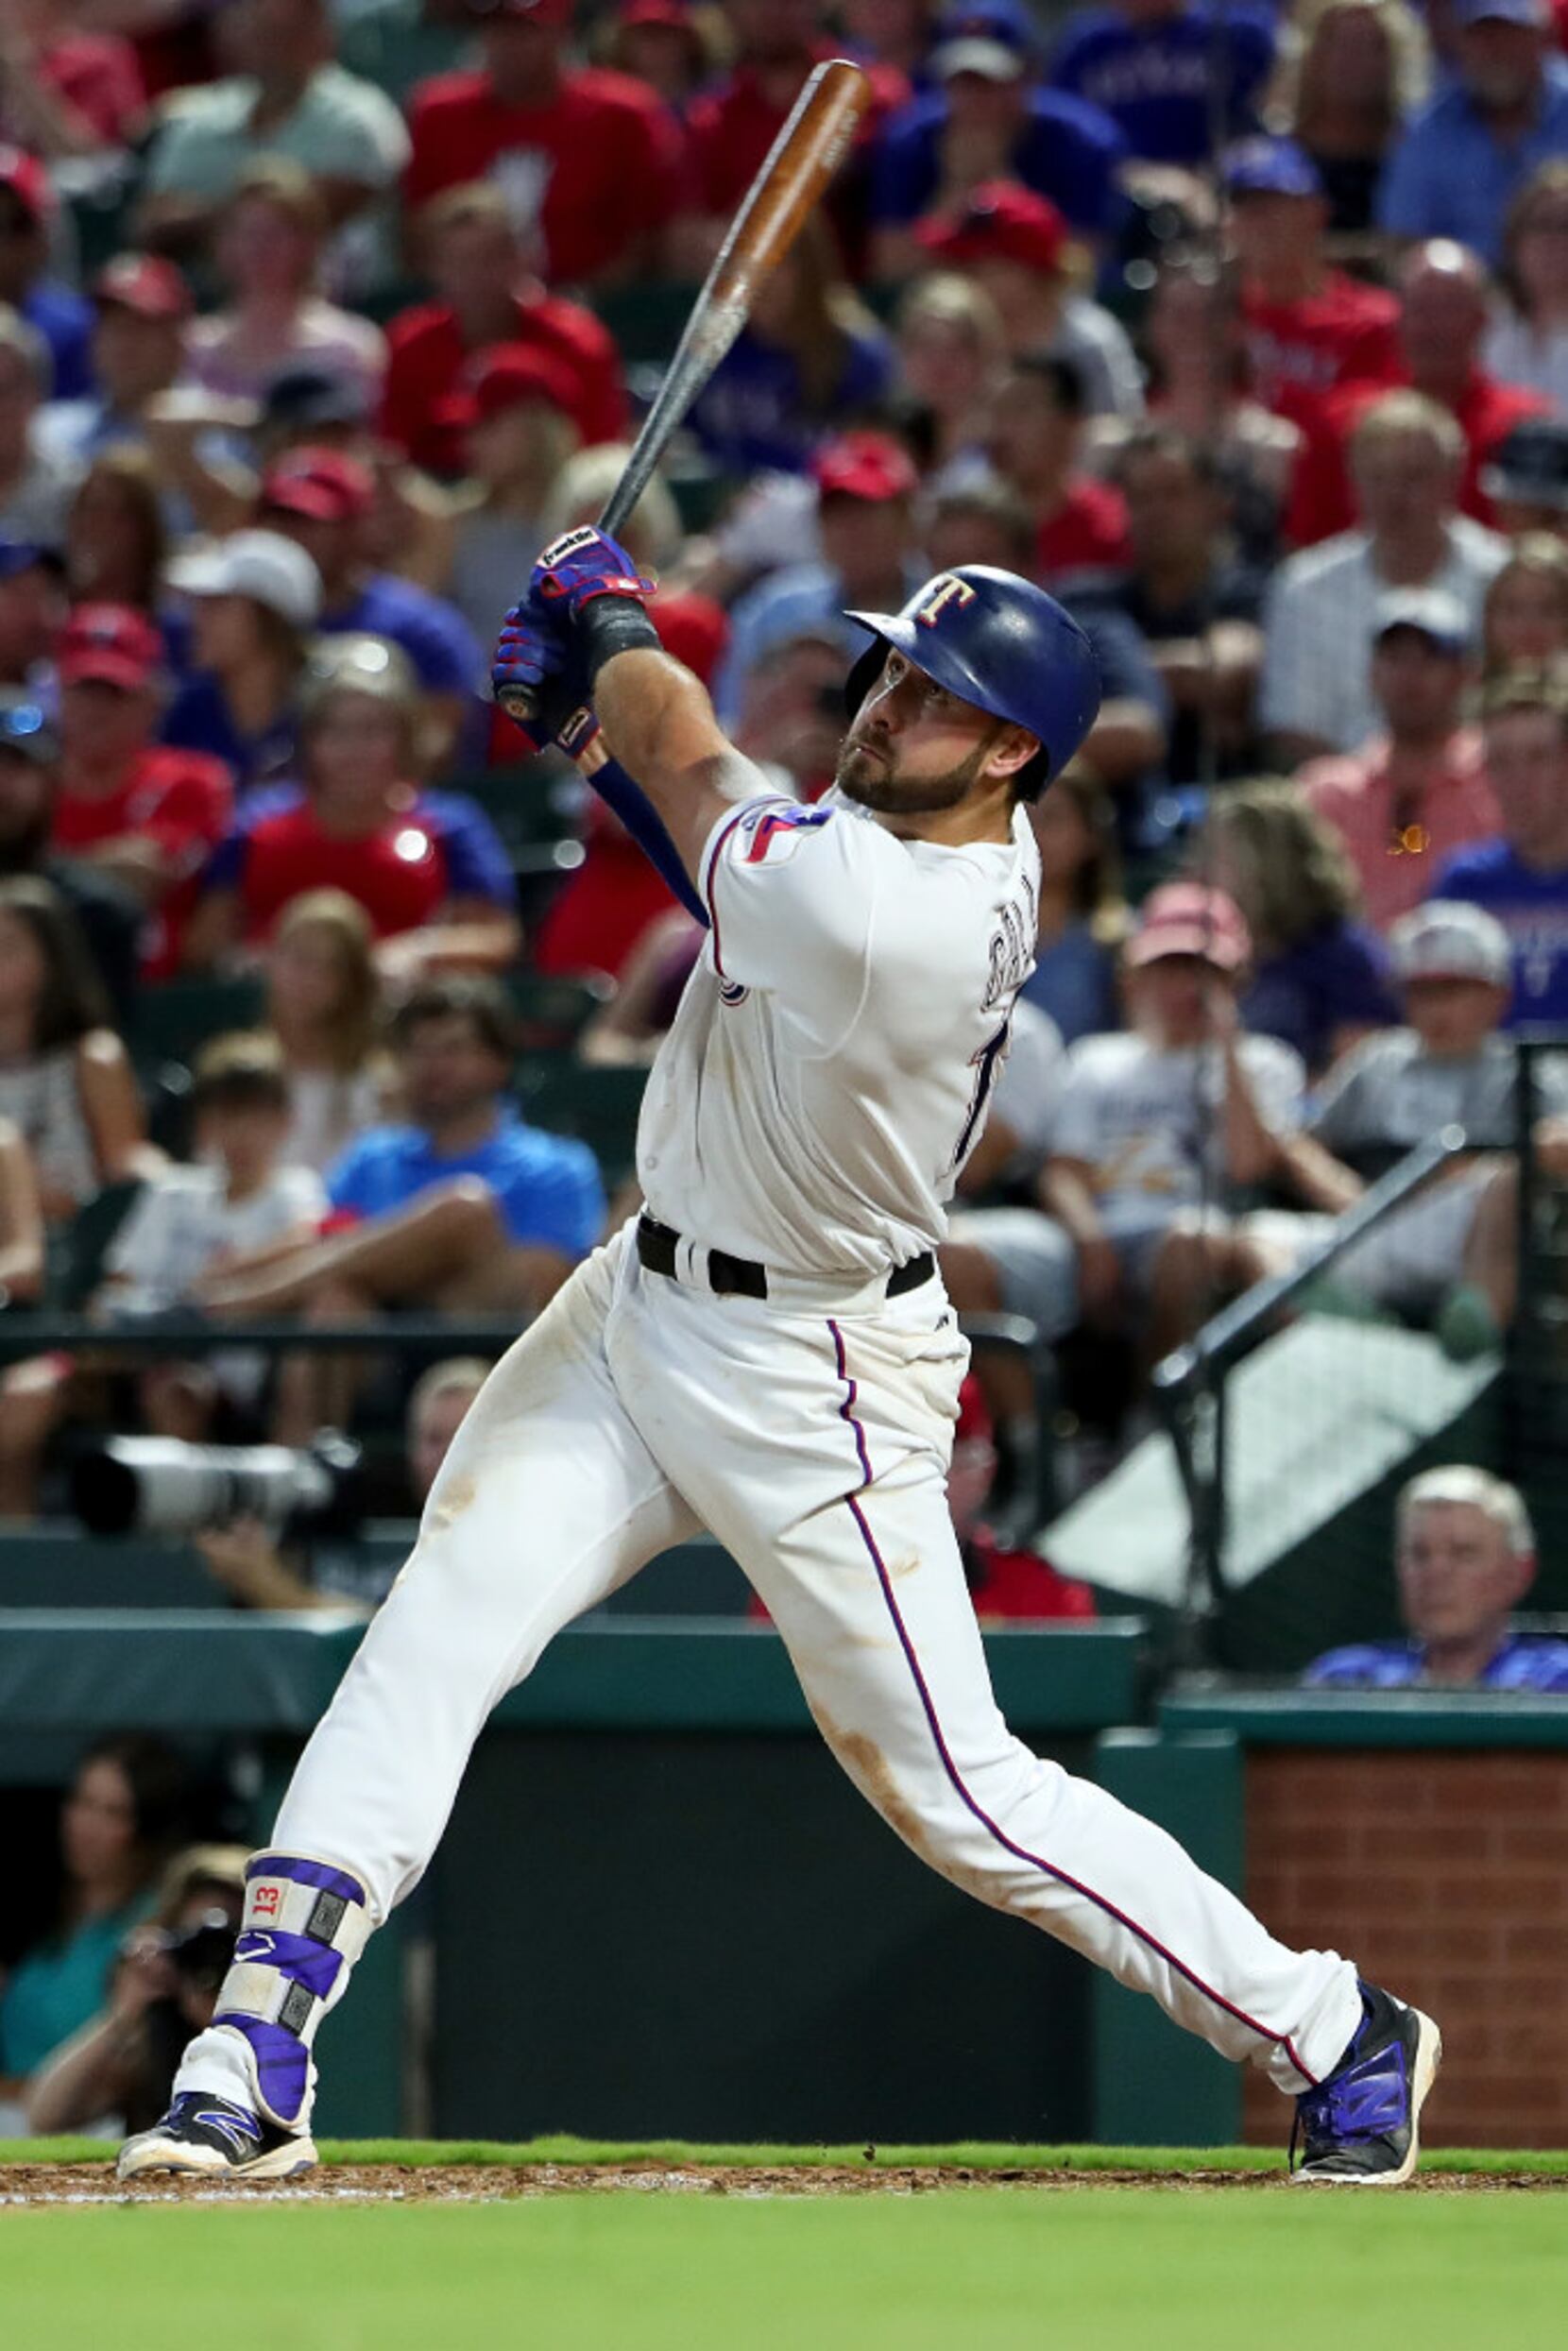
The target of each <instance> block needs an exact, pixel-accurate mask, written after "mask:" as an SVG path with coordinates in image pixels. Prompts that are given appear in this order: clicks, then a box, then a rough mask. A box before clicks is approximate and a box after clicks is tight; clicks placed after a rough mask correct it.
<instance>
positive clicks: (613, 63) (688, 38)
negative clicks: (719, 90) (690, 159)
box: [596, 0, 726, 116]
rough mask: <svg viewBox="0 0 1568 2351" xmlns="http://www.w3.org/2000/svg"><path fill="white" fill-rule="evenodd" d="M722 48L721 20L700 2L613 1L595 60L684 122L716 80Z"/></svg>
mask: <svg viewBox="0 0 1568 2351" xmlns="http://www.w3.org/2000/svg"><path fill="white" fill-rule="evenodd" d="M725 46H726V43H725V35H724V20H723V17H722V16H721V14H720V12H719V10H718V9H716V8H714V7H712V6H707V7H705V6H704V5H703V0H613V5H612V7H611V8H610V9H609V11H608V13H607V15H606V16H605V19H604V21H603V24H602V27H601V32H600V38H599V42H598V44H597V50H596V55H597V57H598V60H599V62H600V63H601V64H602V65H607V66H609V67H610V68H611V69H612V70H613V71H614V72H615V73H618V74H627V75H629V76H630V77H631V78H632V80H633V81H639V82H641V83H643V84H644V86H645V87H646V88H647V89H649V90H651V91H653V93H654V94H655V96H656V97H658V98H662V99H663V101H664V103H665V105H666V106H667V107H669V108H670V110H671V111H672V112H673V113H674V114H676V115H678V116H684V115H685V113H686V111H687V110H688V108H689V107H690V103H691V101H692V99H693V98H694V97H695V96H696V95H697V94H698V92H699V91H702V90H705V89H706V88H707V85H708V84H709V83H710V82H712V81H716V80H717V79H718V77H719V74H720V69H721V67H722V66H723V64H724V52H725Z"/></svg>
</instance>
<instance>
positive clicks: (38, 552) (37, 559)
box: [0, 537, 65, 707]
mask: <svg viewBox="0 0 1568 2351" xmlns="http://www.w3.org/2000/svg"><path fill="white" fill-rule="evenodd" d="M64 618H65V597H64V593H63V591H62V588H61V586H60V565H59V563H58V562H57V561H56V560H55V557H54V556H53V555H52V554H51V553H50V552H49V550H48V549H46V548H43V547H36V546H34V544H33V543H32V541H31V540H30V539H18V538H5V537H0V686H15V687H19V688H21V689H23V690H26V693H27V694H28V695H29V696H30V697H31V699H32V700H33V701H35V702H40V701H41V702H43V703H44V704H45V705H46V706H47V707H53V699H54V650H55V639H56V637H57V636H58V635H59V633H60V624H61V622H63V620H64Z"/></svg>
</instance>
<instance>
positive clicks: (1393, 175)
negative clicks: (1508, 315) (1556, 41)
mask: <svg viewBox="0 0 1568 2351" xmlns="http://www.w3.org/2000/svg"><path fill="white" fill-rule="evenodd" d="M1457 23H1458V29H1457V39H1456V63H1457V74H1456V75H1455V76H1454V77H1451V78H1450V79H1448V80H1447V81H1445V83H1444V84H1443V85H1442V87H1441V88H1440V90H1439V93H1438V94H1437V96H1436V97H1435V98H1434V99H1433V100H1432V101H1431V103H1430V105H1428V106H1425V107H1423V109H1422V111H1421V112H1420V113H1419V114H1418V115H1416V117H1415V119H1414V120H1413V121H1412V122H1411V124H1410V125H1409V128H1407V129H1406V133H1405V135H1404V137H1403V138H1402V139H1401V141H1400V142H1399V145H1397V146H1396V147H1395V149H1394V151H1393V153H1392V155H1391V156H1390V157H1389V162H1388V167H1387V169H1386V170H1385V172H1384V175H1383V184H1382V187H1381V188H1380V190H1379V192H1378V201H1377V225H1378V227H1379V228H1380V229H1385V230H1389V232H1390V233H1391V234H1392V235H1394V236H1396V237H1454V238H1456V239H1457V241H1458V243H1459V244H1461V245H1468V246H1470V247H1472V249H1473V250H1474V252H1477V253H1479V254H1480V255H1481V256H1482V257H1483V259H1485V260H1487V261H1489V262H1493V263H1495V262H1496V261H1498V260H1499V259H1500V258H1501V251H1502V243H1503V225H1504V220H1505V217H1506V215H1507V213H1508V206H1509V204H1510V203H1511V201H1512V199H1513V197H1514V196H1515V194H1516V193H1517V191H1518V190H1519V189H1520V188H1521V187H1522V186H1523V185H1524V183H1525V180H1526V179H1528V178H1529V177H1530V175H1531V173H1532V172H1534V171H1536V170H1537V169H1538V168H1539V167H1540V165H1541V164H1542V163H1544V162H1550V160H1551V159H1552V157H1554V156H1558V155H1568V61H1565V60H1563V59H1562V58H1560V57H1559V56H1557V55H1556V54H1555V53H1554V52H1553V51H1552V49H1551V40H1552V35H1551V12H1550V9H1549V8H1548V6H1547V0H1458V6H1457Z"/></svg>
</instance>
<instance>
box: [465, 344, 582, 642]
mask: <svg viewBox="0 0 1568 2351" xmlns="http://www.w3.org/2000/svg"><path fill="white" fill-rule="evenodd" d="M446 416H447V419H448V421H449V422H450V424H451V425H452V430H453V432H454V433H455V434H456V436H457V440H458V444H459V446H460V448H461V450H462V451H463V482H462V486H461V487H460V488H459V490H458V491H457V493H456V505H455V512H454V516H453V522H452V554H451V563H450V566H449V569H448V571H447V574H446V578H445V581H444V583H443V587H444V592H445V594H446V596H447V598H448V600H449V601H450V602H451V603H452V605H453V606H454V607H455V609H456V610H457V611H459V612H460V613H461V614H462V616H463V618H464V620H465V621H466V622H468V624H469V628H470V629H472V631H473V633H474V636H475V637H476V638H477V639H479V641H480V643H481V644H488V643H489V642H490V641H491V639H493V638H494V636H495V634H496V631H497V629H498V628H499V627H500V626H501V623H502V621H503V618H504V616H505V614H506V611H507V609H508V607H509V606H510V605H514V604H516V602H517V600H518V594H519V588H518V582H519V580H520V578H521V577H522V575H523V572H524V571H526V569H527V568H528V567H529V566H530V565H532V563H533V560H534V557H535V556H536V555H537V553H538V551H539V549H540V548H541V547H542V546H543V545H544V543H545V539H546V537H548V534H547V532H546V531H545V529H544V527H543V525H542V523H541V521H540V517H541V515H542V514H543V512H544V510H545V506H546V503H547V502H548V500H549V498H550V494H551V491H552V490H553V488H554V483H555V478H556V476H557V474H558V473H559V472H560V469H561V468H562V467H563V466H564V465H565V463H566V461H567V459H568V458H569V457H570V456H571V454H572V451H574V450H575V449H576V447H577V427H576V425H575V424H574V423H573V421H572V417H571V386H570V384H569V383H568V382H567V379H566V376H565V373H564V371H563V370H562V369H561V368H560V367H559V366H557V365H556V364H555V362H554V360H552V359H550V358H549V357H547V355H546V354H545V353H544V352H542V351H537V350H530V349H529V348H528V347H527V345H526V344H521V343H493V344H491V346H490V347H489V349H487V350H483V351H480V352H478V353H476V355H475V356H474V357H473V358H472V359H471V360H469V363H468V365H467V366H465V368H464V370H463V373H462V375H461V376H460V377H459V379H458V388H457V390H456V391H455V392H454V393H453V394H452V397H451V399H450V400H449V401H448V402H447V404H446Z"/></svg>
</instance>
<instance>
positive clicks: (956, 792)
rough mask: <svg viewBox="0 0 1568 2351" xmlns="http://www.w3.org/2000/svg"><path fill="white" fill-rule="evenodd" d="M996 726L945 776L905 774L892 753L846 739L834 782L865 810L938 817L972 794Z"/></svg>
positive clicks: (947, 770)
mask: <svg viewBox="0 0 1568 2351" xmlns="http://www.w3.org/2000/svg"><path fill="white" fill-rule="evenodd" d="M996 734H997V729H996V728H995V727H992V728H990V729H989V730H988V731H987V732H986V734H985V735H984V736H982V737H981V739H980V741H979V742H978V743H976V745H975V747H974V749H973V751H971V752H970V753H969V754H968V756H967V757H966V758H963V759H961V760H960V761H959V763H958V765H957V766H956V767H949V768H945V769H944V770H943V772H942V774H941V775H904V774H903V773H902V772H901V771H900V770H899V769H897V768H895V766H894V764H893V761H892V759H891V758H883V757H882V756H880V755H879V754H878V753H877V752H874V751H873V750H872V748H871V746H870V745H869V744H866V743H859V742H853V741H851V742H846V743H845V744H844V749H843V751H842V752H841V753H840V754H839V765H838V773H837V774H836V775H835V776H834V778H833V781H834V782H835V783H836V784H837V786H838V788H839V790H840V791H841V792H843V793H844V797H845V799H846V800H858V801H859V802H860V804H861V808H862V809H875V810H876V811H877V813H878V815H881V816H934V815H935V814H937V812H938V811H939V810H940V809H956V808H957V807H958V805H959V803H960V801H961V800H966V799H967V798H968V796H969V794H970V792H972V791H973V789H974V786H975V782H976V779H977V778H978V776H979V775H980V769H981V768H982V767H983V766H984V765H985V761H986V758H987V756H988V755H989V753H990V750H991V745H992V742H993V741H994V740H995V738H996Z"/></svg>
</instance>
